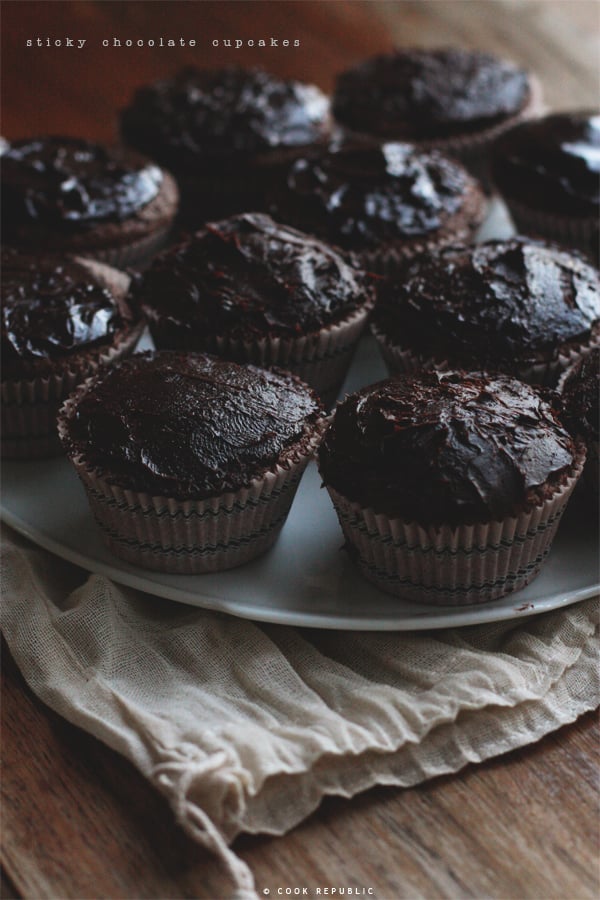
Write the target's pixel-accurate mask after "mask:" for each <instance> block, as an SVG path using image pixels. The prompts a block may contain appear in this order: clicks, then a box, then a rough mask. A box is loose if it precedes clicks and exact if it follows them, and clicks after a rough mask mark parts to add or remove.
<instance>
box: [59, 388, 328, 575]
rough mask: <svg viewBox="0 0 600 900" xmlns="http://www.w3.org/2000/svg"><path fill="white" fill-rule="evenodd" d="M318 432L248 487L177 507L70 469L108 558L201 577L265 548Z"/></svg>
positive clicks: (79, 466)
mask: <svg viewBox="0 0 600 900" xmlns="http://www.w3.org/2000/svg"><path fill="white" fill-rule="evenodd" d="M70 402H71V401H68V403H70ZM66 408H67V404H66V405H65V407H64V408H63V409H64V410H66ZM59 427H60V428H61V429H62V428H63V426H62V423H61V425H60V426H59ZM321 431H322V428H318V429H317V430H316V432H315V435H314V436H313V437H312V438H311V439H310V440H309V441H308V442H307V443H306V445H305V446H303V447H301V448H300V449H299V451H298V453H297V455H296V456H293V455H291V456H290V458H289V460H288V461H287V462H286V464H285V465H275V466H274V467H273V469H272V470H269V471H267V472H266V473H265V474H264V475H263V476H262V477H261V478H258V479H255V480H254V481H252V482H251V483H250V484H249V485H248V487H244V488H241V489H240V490H238V491H235V492H230V493H226V494H222V495H221V496H218V497H213V498H210V499H208V500H187V501H180V500H176V499H173V498H166V497H153V496H151V495H150V494H147V493H138V492H136V491H130V490H125V489H123V488H120V487H118V486H117V485H113V484H110V483H109V482H108V481H107V480H106V479H105V478H104V477H102V476H101V475H99V474H98V473H96V472H94V471H90V469H89V468H88V467H86V465H85V464H84V462H83V461H82V459H81V458H80V457H78V456H75V457H74V458H73V459H72V462H73V464H74V466H75V469H76V471H77V474H78V475H79V477H80V479H81V481H82V482H83V485H84V487H85V490H86V493H87V496H88V500H89V503H90V506H91V509H92V512H93V514H94V517H95V519H96V522H97V523H98V525H99V526H100V528H101V530H102V534H103V538H104V541H105V543H106V545H107V547H108V548H109V550H110V551H111V552H112V553H114V555H115V556H118V557H119V558H120V559H123V560H125V561H126V562H128V563H131V564H132V565H136V566H142V567H143V568H145V569H153V570H155V571H159V572H168V573H171V574H176V575H201V574H204V573H208V572H220V571H223V570H225V569H231V568H234V567H235V566H241V565H243V564H244V563H246V562H249V561H250V560H252V559H255V558H256V557H257V556H260V555H261V554H263V553H265V552H266V551H267V550H268V549H269V548H270V547H271V546H272V544H273V543H274V542H275V540H276V539H277V537H278V535H279V533H280V531H281V529H282V528H283V525H284V523H285V520H286V518H287V515H288V512H289V510H290V506H291V504H292V501H293V499H294V496H295V493H296V489H297V487H298V483H299V481H300V478H301V477H302V473H303V472H304V469H305V468H306V465H307V463H308V462H309V460H310V459H311V457H312V454H313V452H314V450H315V449H316V447H317V445H318V443H319V440H320V436H321ZM63 433H64V432H63Z"/></svg>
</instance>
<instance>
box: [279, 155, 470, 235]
mask: <svg viewBox="0 0 600 900" xmlns="http://www.w3.org/2000/svg"><path fill="white" fill-rule="evenodd" d="M470 184H471V181H470V179H469V177H468V175H467V174H466V172H465V171H464V169H463V168H462V167H461V166H459V165H458V164H457V163H454V162H452V161H451V160H449V159H446V158H445V157H444V156H442V155H441V154H439V153H437V152H430V153H422V152H419V151H417V150H415V149H414V148H413V147H411V146H410V145H408V144H383V145H372V146H366V145H365V146H352V147H351V146H347V145H341V146H340V145H338V144H333V145H332V146H331V147H330V148H329V149H328V151H327V152H326V153H321V154H320V155H319V156H317V157H315V158H313V159H301V160H298V161H297V162H295V163H294V165H293V166H292V168H291V170H290V172H289V175H288V178H287V190H286V191H285V193H284V194H283V195H282V196H281V197H280V198H278V199H277V198H275V199H274V202H273V205H272V211H273V215H275V216H276V217H278V218H279V219H280V220H282V221H285V222H290V223H291V224H293V225H295V226H296V227H297V228H302V229H303V230H305V231H309V232H311V233H313V234H317V235H318V236H319V237H320V238H322V239H323V240H328V241H330V242H331V243H333V244H337V245H339V246H340V247H343V248H345V249H349V250H361V249H367V248H376V247H378V246H379V245H380V244H381V243H382V242H384V243H385V242H390V241H397V240H402V239H411V238H418V237H423V236H429V235H431V234H432V233H434V232H436V231H437V230H438V229H439V228H441V227H442V226H443V224H444V223H445V222H446V221H447V219H448V218H449V217H450V216H452V215H454V214H455V213H457V212H458V211H459V210H460V208H461V206H462V204H463V201H464V196H465V190H466V188H467V186H468V185H470Z"/></svg>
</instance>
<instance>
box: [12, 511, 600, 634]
mask: <svg viewBox="0 0 600 900" xmlns="http://www.w3.org/2000/svg"><path fill="white" fill-rule="evenodd" d="M0 519H1V520H2V521H3V522H5V523H6V525H8V526H9V527H10V528H13V529H14V530H15V531H17V532H18V533H19V534H21V535H23V536H24V537H26V538H27V539H28V540H31V541H32V542H33V543H34V544H36V545H37V546H39V547H42V548H43V549H44V550H47V551H49V552H50V553H53V554H55V555H56V556H58V557H60V558H61V559H64V560H66V561H67V562H70V563H72V564H73V565H76V566H78V567H79V568H81V569H83V570H84V571H87V572H90V573H92V574H97V575H103V576H105V577H107V578H110V579H111V580H113V581H115V582H117V583H118V584H121V585H123V586H125V587H129V588H133V589H135V590H139V591H142V592H143V593H145V594H150V595H152V596H155V597H160V598H162V599H165V600H170V601H173V602H175V603H179V604H181V605H186V606H189V607H192V608H196V609H208V610H211V611H212V612H218V613H224V614H227V615H233V616H236V617H237V618H240V619H246V620H249V621H253V622H261V623H264V624H267V623H268V624H275V625H283V626H288V627H296V628H323V629H327V630H338V631H369V632H375V631H398V632H400V633H401V632H405V631H430V630H431V631H437V630H442V629H447V628H460V627H465V626H469V625H484V624H491V623H492V622H503V621H508V620H510V619H517V618H519V619H520V618H527V617H529V616H534V615H541V614H542V613H545V612H551V611H552V610H555V609H560V608H563V607H566V606H571V605H573V604H575V603H579V602H581V601H582V600H587V599H590V598H592V597H594V596H596V595H597V594H600V581H599V582H597V583H595V584H593V585H590V586H588V587H585V588H580V589H578V590H576V591H573V592H572V593H569V594H567V595H566V596H565V597H563V598H562V599H557V600H553V599H552V598H550V599H548V598H545V599H544V600H540V601H538V603H537V604H536V603H535V602H533V603H525V604H524V605H523V608H522V609H519V607H518V606H514V605H508V606H504V607H500V608H498V607H493V608H490V607H488V608H486V604H485V603H482V604H472V605H469V606H465V607H460V606H455V607H452V606H446V607H440V612H432V611H431V607H428V608H427V610H424V611H423V612H422V613H420V612H411V613H409V614H406V615H405V620H404V621H403V622H400V621H399V620H398V618H389V617H387V618H384V617H380V618H376V619H368V618H366V617H365V618H362V617H348V618H345V617H344V616H340V615H331V614H322V613H311V612H298V611H295V610H283V609H279V608H278V609H276V610H274V609H272V608H271V609H269V608H267V607H264V608H261V607H256V606H248V607H247V608H244V607H242V608H241V609H239V608H235V607H233V606H232V604H231V603H230V602H229V601H227V600H226V599H224V598H215V597H212V596H211V595H210V594H206V593H202V592H199V593H196V594H194V598H198V599H201V600H202V602H201V603H197V602H194V600H192V599H189V596H190V595H189V593H188V592H186V591H184V590H180V589H177V588H173V587H171V586H170V585H168V584H163V583H161V582H160V581H159V582H150V581H149V580H148V578H146V577H145V576H144V570H143V569H140V570H139V571H140V574H137V572H135V571H128V569H125V568H122V566H123V565H127V564H123V563H122V562H121V561H120V560H117V559H115V562H114V564H111V563H107V562H103V561H102V560H97V559H94V558H93V557H88V556H86V555H85V554H84V553H81V552H80V551H78V550H73V549H72V548H70V547H69V546H67V545H65V544H63V543H61V542H60V541H58V540H55V539H54V538H52V537H51V536H48V535H47V534H45V533H44V532H42V531H40V530H39V529H37V528H36V527H35V526H32V525H31V523H29V522H27V521H26V520H24V519H23V518H21V517H20V516H18V515H16V514H15V513H13V512H12V511H11V510H9V509H8V508H7V507H6V506H5V505H4V503H3V502H2V503H0ZM130 568H131V569H135V568H136V567H134V566H131V567H130ZM170 577H173V578H177V576H170ZM198 577H199V578H201V577H202V576H198ZM515 597H517V598H518V594H515ZM548 603H549V604H550V605H546V604H548ZM540 604H542V608H541V609H540V608H539V605H540ZM449 616H451V617H452V621H451V622H448V621H447V619H448V617H449ZM457 619H459V621H457Z"/></svg>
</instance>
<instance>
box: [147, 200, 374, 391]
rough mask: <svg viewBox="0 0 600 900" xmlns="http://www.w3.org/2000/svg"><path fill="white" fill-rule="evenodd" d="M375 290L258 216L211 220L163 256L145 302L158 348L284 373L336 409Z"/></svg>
mask: <svg viewBox="0 0 600 900" xmlns="http://www.w3.org/2000/svg"><path fill="white" fill-rule="evenodd" d="M373 293H374V292H373V286H372V284H371V282H370V280H369V279H368V278H367V276H365V275H364V274H363V273H362V272H360V271H358V270H357V269H356V268H354V267H352V266H350V265H349V264H348V263H347V262H346V261H345V259H344V258H343V257H342V256H340V255H339V254H338V253H336V252H335V251H334V250H333V249H332V248H331V247H329V246H327V245H326V244H324V243H322V242H321V241H319V240H317V239H315V238H313V237H310V236H308V235H306V234H301V233H300V232H298V231H296V230H294V229H293V228H288V227H287V226H284V225H279V224H277V223H276V222H274V221H273V219H271V218H270V217H269V216H267V215H264V214H262V213H252V214H250V213H248V214H245V215H240V216H233V217H231V218H230V219H225V220H223V221H221V222H213V223H209V224H208V225H207V226H206V228H205V229H204V230H202V231H199V232H197V233H196V234H194V235H193V236H192V237H191V238H190V239H189V240H188V241H187V242H185V243H183V244H181V245H180V246H178V247H175V248H173V249H171V250H168V251H165V253H163V254H161V255H160V256H158V257H157V258H156V259H155V261H154V263H153V264H152V266H151V267H150V269H149V270H148V271H147V272H146V273H145V275H144V278H143V280H142V282H141V284H140V285H139V287H138V288H137V289H136V301H137V302H139V303H140V305H141V307H142V309H143V311H144V313H145V315H146V317H147V319H148V322H149V325H150V330H151V333H152V337H153V339H154V343H155V345H156V347H158V348H160V349H171V350H181V349H184V350H204V351H208V352H211V353H216V354H217V355H219V356H223V357H225V358H227V359H233V360H236V361H237V362H251V363H254V364H255V365H259V366H273V365H275V366H279V367H281V368H283V369H287V370H289V371H291V372H294V373H295V374H296V375H298V376H299V377H300V378H301V379H302V380H303V381H306V382H307V383H308V384H310V385H311V386H312V387H313V388H314V389H315V390H316V392H317V393H318V394H319V396H320V397H321V399H322V400H323V402H324V403H325V404H326V405H331V403H333V401H334V400H335V398H336V397H337V394H338V392H339V390H340V388H341V385H342V382H343V379H344V377H345V374H346V372H347V369H348V367H349V365H350V361H351V359H352V355H353V352H354V349H355V347H356V344H357V342H358V339H359V337H360V334H361V332H362V331H363V329H364V327H365V324H366V321H367V317H368V314H369V311H370V309H371V307H372V305H373Z"/></svg>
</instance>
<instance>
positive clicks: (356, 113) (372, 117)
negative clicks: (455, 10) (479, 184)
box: [333, 47, 543, 178]
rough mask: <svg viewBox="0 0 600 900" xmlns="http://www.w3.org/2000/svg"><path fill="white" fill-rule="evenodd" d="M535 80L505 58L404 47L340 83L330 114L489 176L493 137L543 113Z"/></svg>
mask: <svg viewBox="0 0 600 900" xmlns="http://www.w3.org/2000/svg"><path fill="white" fill-rule="evenodd" d="M542 109H543V107H542V102H541V89H540V85H539V83H538V81H537V79H536V78H535V77H534V76H532V75H531V74H530V73H528V72H526V71H525V70H524V69H522V68H520V67H519V66H517V65H515V64H514V63H512V62H509V61H508V60H503V59H498V58H497V57H495V56H492V55H491V54H489V53H483V52H481V51H478V50H465V49H461V48H458V47H442V48H436V49H424V48H402V49H400V48H399V49H397V50H395V51H394V52H393V53H387V54H381V55H379V56H375V57H372V58H370V59H367V60H365V61H364V62H362V63H360V64H359V65H357V66H355V67H353V68H351V69H348V70H347V71H345V72H342V73H341V74H340V75H339V76H338V78H337V81H336V85H335V91H334V96H333V113H334V116H335V118H336V120H337V121H338V122H339V123H340V125H341V126H342V127H343V128H344V129H345V130H346V132H347V133H348V134H354V135H362V136H368V137H370V138H371V139H375V140H378V141H408V142H410V143H412V144H415V145H416V146H418V147H420V148H421V149H424V150H431V149H438V150H441V151H443V152H444V153H448V154H449V155H450V156H454V157H458V158H460V159H462V160H463V162H464V163H465V165H467V166H468V167H469V168H470V169H472V170H473V171H474V172H475V174H476V175H477V177H479V178H481V177H485V173H486V168H487V167H486V156H487V152H488V150H489V147H490V145H491V143H492V142H493V140H494V139H495V138H497V137H498V136H499V135H500V134H502V133H503V132H504V131H506V129H508V128H511V127H512V126H514V125H516V124H517V123H518V122H520V121H521V120H523V119H529V118H531V117H532V116H535V115H539V114H540V113H541V111H542Z"/></svg>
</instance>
